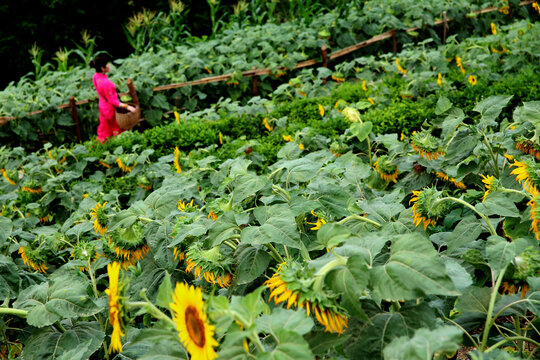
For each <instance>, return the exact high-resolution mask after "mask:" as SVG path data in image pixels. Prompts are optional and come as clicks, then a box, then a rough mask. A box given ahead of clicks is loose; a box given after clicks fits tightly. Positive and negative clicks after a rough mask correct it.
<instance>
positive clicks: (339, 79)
mask: <svg viewBox="0 0 540 360" xmlns="http://www.w3.org/2000/svg"><path fill="white" fill-rule="evenodd" d="M332 80H334V81H336V82H337V83H338V84H341V83H342V82H344V81H345V78H344V77H343V75H342V74H341V73H340V72H338V73H334V74H332Z"/></svg>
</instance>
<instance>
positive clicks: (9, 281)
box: [0, 255, 21, 300]
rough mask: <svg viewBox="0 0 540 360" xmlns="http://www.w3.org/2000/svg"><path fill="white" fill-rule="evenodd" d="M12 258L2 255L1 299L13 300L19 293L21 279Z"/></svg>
mask: <svg viewBox="0 0 540 360" xmlns="http://www.w3.org/2000/svg"><path fill="white" fill-rule="evenodd" d="M18 272H19V271H18V268H17V265H15V264H14V263H13V260H11V258H9V257H7V256H4V255H0V299H2V300H4V299H11V298H14V297H16V296H17V294H18V293H19V283H20V282H21V277H20V276H19V274H18Z"/></svg>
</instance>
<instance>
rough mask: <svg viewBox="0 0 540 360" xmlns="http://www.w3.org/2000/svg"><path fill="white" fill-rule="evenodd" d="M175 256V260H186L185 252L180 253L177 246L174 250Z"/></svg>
mask: <svg viewBox="0 0 540 360" xmlns="http://www.w3.org/2000/svg"><path fill="white" fill-rule="evenodd" d="M173 256H174V260H178V261H182V260H184V259H185V258H186V253H185V252H183V251H180V250H179V249H178V248H177V247H176V246H175V247H174V250H173Z"/></svg>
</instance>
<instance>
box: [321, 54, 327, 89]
mask: <svg viewBox="0 0 540 360" xmlns="http://www.w3.org/2000/svg"><path fill="white" fill-rule="evenodd" d="M321 55H322V67H325V68H327V67H328V48H327V47H326V45H325V44H323V46H321ZM323 84H326V78H324V79H323Z"/></svg>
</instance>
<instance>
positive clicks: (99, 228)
mask: <svg viewBox="0 0 540 360" xmlns="http://www.w3.org/2000/svg"><path fill="white" fill-rule="evenodd" d="M105 205H107V201H105V202H104V203H103V205H101V203H97V205H96V206H95V207H93V208H92V209H91V210H92V211H91V212H90V218H91V219H94V230H96V232H97V233H98V234H100V235H101V236H103V235H105V233H106V232H107V214H105Z"/></svg>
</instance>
